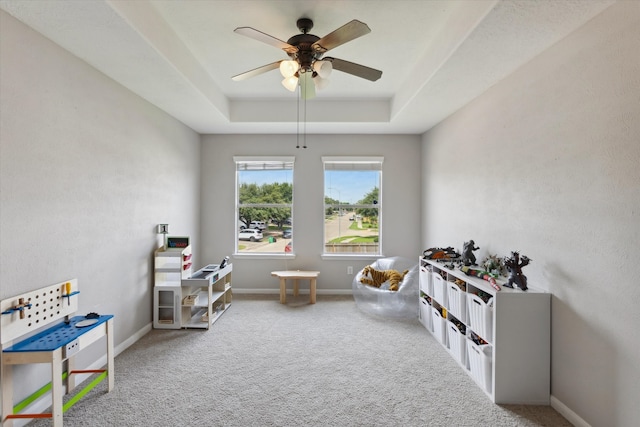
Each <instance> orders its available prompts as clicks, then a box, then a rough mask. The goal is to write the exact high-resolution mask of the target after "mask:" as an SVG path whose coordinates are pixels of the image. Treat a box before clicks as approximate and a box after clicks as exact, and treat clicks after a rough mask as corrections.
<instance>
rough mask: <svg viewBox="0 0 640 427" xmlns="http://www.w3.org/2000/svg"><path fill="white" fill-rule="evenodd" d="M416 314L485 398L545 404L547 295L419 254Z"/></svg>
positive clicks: (547, 389)
mask: <svg viewBox="0 0 640 427" xmlns="http://www.w3.org/2000/svg"><path fill="white" fill-rule="evenodd" d="M419 264H420V273H419V282H420V287H419V289H420V290H419V292H420V298H419V304H420V310H419V320H420V322H421V323H422V324H423V325H424V327H425V328H426V329H427V330H428V331H429V332H430V333H431V334H432V335H433V336H434V337H435V338H436V340H437V341H438V342H439V343H440V344H441V345H442V346H443V347H444V348H445V349H447V351H448V352H449V353H450V354H451V356H452V357H453V358H454V359H455V360H456V361H457V362H458V364H459V365H460V366H461V368H462V369H463V370H464V371H465V372H467V373H468V374H469V375H470V376H471V377H472V378H473V379H474V380H475V382H476V383H477V384H478V386H479V387H480V388H481V389H482V390H483V391H484V392H485V393H486V394H487V396H489V398H490V399H491V401H493V402H495V403H500V404H527V405H549V404H550V387H551V385H550V384H551V378H550V375H551V369H550V368H551V362H550V360H551V359H550V357H551V353H550V352H551V335H550V334H551V296H550V294H549V293H547V292H545V291H542V290H540V289H536V288H532V287H529V288H528V289H527V290H526V291H522V290H520V289H518V288H515V289H511V288H506V287H504V286H502V285H503V284H504V282H505V281H504V280H500V279H497V283H498V284H499V285H500V286H501V290H496V289H494V288H493V287H492V286H491V285H490V284H489V282H487V281H485V280H482V279H480V278H477V277H473V276H467V275H466V274H465V273H464V272H462V271H461V270H459V269H456V268H450V267H451V266H450V265H449V267H446V266H445V264H444V263H442V262H438V261H436V260H430V259H425V258H423V257H420V258H419Z"/></svg>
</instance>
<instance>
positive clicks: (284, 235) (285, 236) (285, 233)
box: [282, 228, 291, 239]
mask: <svg viewBox="0 0 640 427" xmlns="http://www.w3.org/2000/svg"><path fill="white" fill-rule="evenodd" d="M282 238H283V239H290V238H291V229H290V228H285V229H284V230H282Z"/></svg>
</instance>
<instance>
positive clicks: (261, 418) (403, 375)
mask: <svg viewBox="0 0 640 427" xmlns="http://www.w3.org/2000/svg"><path fill="white" fill-rule="evenodd" d="M115 321H116V322H117V321H118V320H117V319H115ZM115 370H116V372H115V390H113V391H112V392H111V393H106V381H103V383H101V384H100V385H99V386H98V387H96V389H94V390H93V391H91V392H90V393H89V394H88V395H87V396H85V397H84V398H83V399H82V400H81V401H80V402H79V403H77V404H76V405H75V406H73V407H72V408H71V409H70V410H69V411H67V412H66V413H65V416H64V425H65V427H73V426H91V427H99V426H109V427H111V426H154V427H155V426H167V427H170V426H171V427H172V426H200V427H203V426H303V425H307V426H436V425H437V426H476V425H489V426H570V425H571V424H570V423H569V422H567V421H566V420H565V419H564V418H563V417H562V416H560V415H559V414H558V413H557V412H556V411H555V410H553V409H552V408H551V407H546V406H520V405H505V406H501V405H495V404H493V403H491V401H490V400H489V399H488V397H487V396H486V395H485V394H484V393H483V392H482V391H481V390H480V389H479V388H478V387H477V385H476V384H475V382H474V381H473V380H472V379H471V377H469V376H468V375H467V374H466V373H465V372H463V370H462V369H461V368H460V366H459V365H458V364H457V363H456V362H455V361H454V360H453V359H452V358H451V356H450V355H449V353H448V352H447V351H446V350H445V349H444V348H443V347H442V346H441V345H440V344H438V343H437V342H436V341H435V339H434V338H433V337H432V336H431V335H430V334H429V333H428V332H427V331H426V330H425V329H424V328H423V327H422V325H421V324H420V323H419V322H418V321H417V320H415V321H397V320H388V319H383V318H377V317H371V316H369V315H367V314H365V313H363V312H361V311H360V310H358V308H357V307H356V305H355V303H354V301H353V298H352V297H350V296H322V295H320V296H318V301H317V304H315V305H310V304H308V295H301V296H299V297H288V303H287V305H282V304H280V303H279V302H278V296H277V295H269V296H253V295H235V296H234V300H233V303H232V305H231V307H230V308H229V310H228V311H227V312H226V313H225V314H224V315H223V316H222V317H221V318H220V319H219V320H218V321H217V322H216V323H215V324H214V325H213V327H212V328H211V329H210V330H209V331H197V330H178V331H166V330H153V331H151V332H150V333H149V334H147V335H146V336H144V337H143V338H142V339H141V340H139V341H138V342H136V343H135V344H134V345H132V346H131V347H130V348H128V349H127V350H126V351H124V352H123V353H122V354H120V355H119V356H118V357H117V358H116V360H115ZM29 425H30V426H32V427H35V426H48V425H50V420H36V421H33V422H32V423H30V424H29Z"/></svg>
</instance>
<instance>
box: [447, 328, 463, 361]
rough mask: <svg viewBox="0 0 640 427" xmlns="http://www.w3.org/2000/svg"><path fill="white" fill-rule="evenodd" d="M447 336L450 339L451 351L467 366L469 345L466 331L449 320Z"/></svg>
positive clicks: (455, 357)
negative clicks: (463, 331)
mask: <svg viewBox="0 0 640 427" xmlns="http://www.w3.org/2000/svg"><path fill="white" fill-rule="evenodd" d="M447 338H448V339H449V351H450V352H451V354H453V357H454V359H456V360H457V361H458V362H460V363H462V365H463V366H466V363H467V346H466V341H467V338H466V337H465V335H464V333H462V332H461V331H460V329H458V327H457V326H456V325H455V324H453V323H452V322H450V321H448V320H447Z"/></svg>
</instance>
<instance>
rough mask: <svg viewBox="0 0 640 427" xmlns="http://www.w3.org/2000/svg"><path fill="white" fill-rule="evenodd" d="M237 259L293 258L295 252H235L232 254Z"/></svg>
mask: <svg viewBox="0 0 640 427" xmlns="http://www.w3.org/2000/svg"><path fill="white" fill-rule="evenodd" d="M232 256H233V258H237V259H283V258H284V259H295V258H296V255H295V254H278V253H272V254H271V253H242V252H239V253H235V254H233V255H232Z"/></svg>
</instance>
